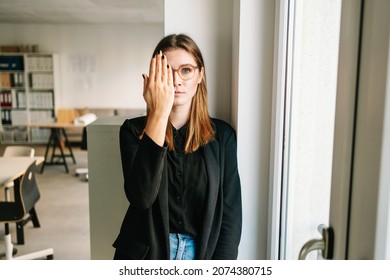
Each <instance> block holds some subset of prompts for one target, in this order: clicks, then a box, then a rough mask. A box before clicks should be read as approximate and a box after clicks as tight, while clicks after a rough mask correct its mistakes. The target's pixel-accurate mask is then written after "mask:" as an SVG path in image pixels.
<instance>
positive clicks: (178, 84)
mask: <svg viewBox="0 0 390 280" xmlns="http://www.w3.org/2000/svg"><path fill="white" fill-rule="evenodd" d="M164 54H165V55H166V57H167V60H168V64H169V65H170V66H171V67H172V69H173V84H174V86H175V100H174V103H173V106H186V107H188V108H190V106H191V100H192V97H194V95H195V93H196V90H197V88H198V84H199V83H200V82H201V81H202V78H203V68H201V69H200V68H195V69H194V68H193V67H197V65H196V62H195V59H194V58H193V56H192V55H191V54H190V53H189V52H187V51H186V50H183V49H176V50H170V51H166V52H164ZM192 70H193V71H194V76H193V77H192V78H191V79H187V78H188V75H189V77H191V76H192V75H191V74H188V73H190V72H191V71H192ZM179 72H180V75H179Z"/></svg>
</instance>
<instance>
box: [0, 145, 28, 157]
mask: <svg viewBox="0 0 390 280" xmlns="http://www.w3.org/2000/svg"><path fill="white" fill-rule="evenodd" d="M34 155H35V149H34V148H31V147H27V146H7V147H5V150H4V154H3V157H33V156H34Z"/></svg>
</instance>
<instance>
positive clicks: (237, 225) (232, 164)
mask: <svg viewBox="0 0 390 280" xmlns="http://www.w3.org/2000/svg"><path fill="white" fill-rule="evenodd" d="M223 139H224V141H223V142H222V143H224V145H223V146H222V157H221V158H222V161H223V162H222V163H221V165H222V166H223V168H222V170H221V171H222V172H223V173H222V179H223V180H222V184H223V185H222V192H223V212H222V225H221V230H220V235H219V238H218V242H217V246H216V249H215V251H214V255H213V259H219V260H222V259H237V256H238V245H239V243H240V240H241V229H242V201H241V182H240V176H239V173H238V163H237V140H236V134H235V131H234V130H233V128H231V129H229V130H228V132H227V133H225V135H224V137H223Z"/></svg>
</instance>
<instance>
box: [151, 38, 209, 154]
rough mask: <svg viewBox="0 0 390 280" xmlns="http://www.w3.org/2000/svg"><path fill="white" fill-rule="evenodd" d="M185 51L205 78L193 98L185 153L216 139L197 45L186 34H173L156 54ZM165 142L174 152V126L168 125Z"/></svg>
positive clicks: (155, 51)
mask: <svg viewBox="0 0 390 280" xmlns="http://www.w3.org/2000/svg"><path fill="white" fill-rule="evenodd" d="M176 49H183V50H185V51H187V52H188V53H190V54H191V55H192V56H193V57H194V59H195V62H196V65H197V66H198V67H199V68H198V69H199V71H200V69H202V68H203V78H202V81H201V82H200V83H199V84H198V88H197V91H196V94H195V95H194V97H193V98H192V102H191V109H190V110H191V111H190V120H189V124H188V130H187V139H186V143H185V146H184V152H185V153H191V152H194V151H196V150H197V149H198V148H199V147H200V146H203V145H205V144H207V143H209V142H210V141H211V140H213V139H214V129H213V125H212V123H211V119H210V116H209V112H208V103H207V86H206V71H205V67H204V61H203V56H202V53H201V52H200V49H199V48H198V46H197V44H196V43H195V42H194V41H193V40H192V39H191V38H190V37H189V36H187V35H185V34H172V35H168V36H166V37H164V38H163V39H162V40H161V41H160V42H159V43H158V44H157V46H156V48H155V50H154V53H153V54H157V53H158V52H159V51H162V52H163V53H164V52H166V51H171V50H176ZM165 141H166V143H167V145H168V148H169V149H170V150H174V145H173V133H172V125H171V124H170V122H169V124H168V126H167V130H166V132H165Z"/></svg>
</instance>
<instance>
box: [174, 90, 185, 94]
mask: <svg viewBox="0 0 390 280" xmlns="http://www.w3.org/2000/svg"><path fill="white" fill-rule="evenodd" d="M175 94H184V92H182V91H175Z"/></svg>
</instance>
